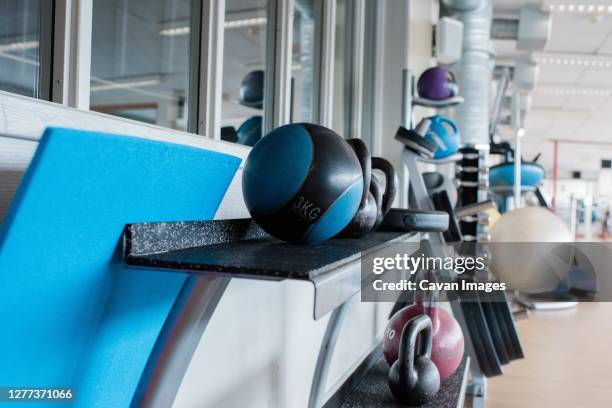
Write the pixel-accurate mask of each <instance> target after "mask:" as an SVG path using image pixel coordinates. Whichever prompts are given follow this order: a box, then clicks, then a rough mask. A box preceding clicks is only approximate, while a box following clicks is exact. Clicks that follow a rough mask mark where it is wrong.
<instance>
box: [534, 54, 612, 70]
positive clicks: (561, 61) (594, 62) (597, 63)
mask: <svg viewBox="0 0 612 408" xmlns="http://www.w3.org/2000/svg"><path fill="white" fill-rule="evenodd" d="M535 61H536V62H538V63H540V64H555V65H578V66H585V67H599V68H604V67H606V68H609V67H611V66H612V60H610V59H602V58H573V57H572V58H569V57H559V58H552V57H541V58H538V57H536V58H535Z"/></svg>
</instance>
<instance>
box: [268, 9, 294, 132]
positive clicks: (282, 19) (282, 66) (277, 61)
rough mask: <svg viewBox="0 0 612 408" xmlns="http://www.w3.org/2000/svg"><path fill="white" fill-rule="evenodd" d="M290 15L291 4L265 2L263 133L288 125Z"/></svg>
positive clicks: (291, 33)
mask: <svg viewBox="0 0 612 408" xmlns="http://www.w3.org/2000/svg"><path fill="white" fill-rule="evenodd" d="M293 12H294V1H293V0H269V3H268V22H267V24H268V27H267V29H268V32H267V34H268V36H267V46H266V76H265V90H264V108H265V109H264V133H267V132H270V131H271V130H272V129H274V128H276V127H278V126H281V125H284V124H286V123H289V121H290V104H291V51H292V49H291V48H292V43H293Z"/></svg>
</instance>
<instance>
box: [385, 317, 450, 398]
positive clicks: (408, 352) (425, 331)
mask: <svg viewBox="0 0 612 408" xmlns="http://www.w3.org/2000/svg"><path fill="white" fill-rule="evenodd" d="M419 335H420V336H419ZM417 337H418V340H419V350H418V351H417V352H416V353H415V350H416V345H417ZM431 341H432V327H431V319H430V318H429V316H427V315H419V316H416V317H414V318H412V319H410V320H409V321H408V322H407V323H406V325H405V326H404V329H403V330H402V337H401V339H400V348H399V356H398V359H397V360H396V361H395V362H394V363H393V365H392V366H391V369H390V370H389V388H390V389H391V393H392V394H393V396H394V397H395V398H396V399H397V400H398V401H400V402H401V403H403V404H406V405H409V406H411V407H413V406H421V405H423V404H425V403H427V402H428V401H430V400H431V399H432V398H433V397H434V396H435V395H436V393H437V392H438V390H439V389H440V373H439V372H438V368H437V367H436V365H435V364H434V362H433V361H431V359H430V358H431V347H432V346H431V344H432V343H431Z"/></svg>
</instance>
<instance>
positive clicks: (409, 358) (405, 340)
mask: <svg viewBox="0 0 612 408" xmlns="http://www.w3.org/2000/svg"><path fill="white" fill-rule="evenodd" d="M419 334H420V335H421V339H420V342H419V350H418V351H417V353H416V354H417V357H426V358H431V348H432V327H431V319H430V318H429V317H428V316H427V315H424V314H422V315H419V316H416V317H413V318H412V319H410V320H408V322H406V325H405V326H404V329H403V330H402V337H401V339H400V347H399V356H398V361H399V363H400V367H402V368H403V367H406V368H407V372H408V376H409V377H410V378H409V380H410V382H411V383H414V382H416V381H417V380H418V378H417V373H416V370H415V369H414V359H415V352H414V350H415V348H416V344H417V338H418V337H419ZM400 372H404V373H405V372H406V370H402V369H400Z"/></svg>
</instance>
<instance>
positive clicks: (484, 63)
mask: <svg viewBox="0 0 612 408" xmlns="http://www.w3.org/2000/svg"><path fill="white" fill-rule="evenodd" d="M443 3H444V5H445V6H446V7H447V9H448V10H449V11H451V12H452V13H453V17H454V18H456V19H457V20H459V21H461V22H462V23H463V27H464V31H463V50H462V55H461V59H460V60H459V61H458V62H457V63H455V64H453V65H452V70H453V72H454V73H455V76H456V78H457V82H458V85H459V93H460V94H461V95H462V96H463V97H464V99H465V102H464V103H463V104H461V105H458V106H457V107H456V108H455V109H454V112H453V113H454V115H453V116H454V117H455V119H456V121H457V124H458V126H459V128H460V129H461V135H462V136H461V139H462V140H461V142H462V144H470V145H479V144H488V143H489V101H490V91H491V86H490V85H491V81H492V77H493V64H492V63H491V62H492V54H491V22H492V20H493V9H492V5H491V1H490V0H464V1H460V0H443Z"/></svg>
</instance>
